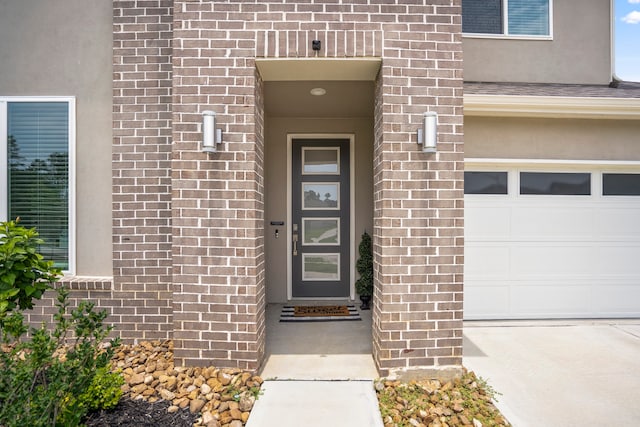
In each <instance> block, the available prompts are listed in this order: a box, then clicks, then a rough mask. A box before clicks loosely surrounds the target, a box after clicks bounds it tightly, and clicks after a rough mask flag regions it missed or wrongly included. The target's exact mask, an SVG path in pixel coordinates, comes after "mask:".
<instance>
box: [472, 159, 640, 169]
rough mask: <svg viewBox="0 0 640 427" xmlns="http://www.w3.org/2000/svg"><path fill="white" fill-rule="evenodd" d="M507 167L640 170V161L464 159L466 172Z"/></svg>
mask: <svg viewBox="0 0 640 427" xmlns="http://www.w3.org/2000/svg"><path fill="white" fill-rule="evenodd" d="M505 165H514V166H517V167H522V166H534V167H544V166H549V167H558V166H563V167H572V168H585V167H608V168H611V169H628V168H634V169H635V168H640V161H634V160H562V159H488V158H487V159H479V158H467V159H464V166H465V170H466V169H467V167H471V168H474V167H481V168H483V169H485V170H486V168H491V167H492V166H498V167H505Z"/></svg>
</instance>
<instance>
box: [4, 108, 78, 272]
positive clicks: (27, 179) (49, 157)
mask: <svg viewBox="0 0 640 427" xmlns="http://www.w3.org/2000/svg"><path fill="white" fill-rule="evenodd" d="M7 131H8V135H7V147H8V156H7V157H8V162H9V165H8V168H7V170H8V177H7V178H8V179H7V184H8V199H9V200H8V212H7V213H8V218H10V219H15V218H17V217H20V225H22V226H24V227H35V228H36V229H37V231H38V233H40V237H41V238H42V239H44V240H45V242H44V244H43V245H42V246H41V247H40V252H41V253H42V254H43V255H44V257H45V259H48V260H53V261H54V262H55V263H56V266H57V267H59V268H62V269H67V268H68V267H69V105H68V103H66V102H10V103H8V104H7Z"/></svg>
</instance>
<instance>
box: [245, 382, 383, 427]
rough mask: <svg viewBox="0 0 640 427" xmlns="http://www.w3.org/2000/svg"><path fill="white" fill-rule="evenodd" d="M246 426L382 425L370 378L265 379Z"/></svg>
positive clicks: (334, 426) (364, 426)
mask: <svg viewBox="0 0 640 427" xmlns="http://www.w3.org/2000/svg"><path fill="white" fill-rule="evenodd" d="M262 390H264V394H263V395H262V396H260V398H259V399H258V400H257V401H256V404H255V406H254V407H253V410H252V411H251V416H250V417H249V421H248V422H247V426H246V427H271V426H274V427H276V426H277V427H300V426H305V427H326V426H331V427H356V426H357V427H360V426H362V427H382V426H383V424H382V418H381V416H380V412H379V410H378V400H377V398H376V393H375V391H374V389H373V383H372V381H278V380H267V381H265V382H264V384H263V385H262Z"/></svg>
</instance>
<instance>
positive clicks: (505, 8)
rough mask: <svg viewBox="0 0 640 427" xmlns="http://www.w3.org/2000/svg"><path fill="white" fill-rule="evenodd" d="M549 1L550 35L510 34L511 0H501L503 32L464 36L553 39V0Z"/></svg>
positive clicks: (502, 38) (466, 35)
mask: <svg viewBox="0 0 640 427" xmlns="http://www.w3.org/2000/svg"><path fill="white" fill-rule="evenodd" d="M547 1H548V2H549V34H548V35H542V36H537V35H525V34H508V30H509V0H501V2H502V26H503V32H502V34H490V33H465V32H463V33H462V36H463V37H468V38H475V39H498V40H553V0H547Z"/></svg>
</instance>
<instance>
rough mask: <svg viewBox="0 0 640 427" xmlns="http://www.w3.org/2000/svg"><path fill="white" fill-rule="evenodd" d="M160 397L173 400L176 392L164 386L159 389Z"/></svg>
mask: <svg viewBox="0 0 640 427" xmlns="http://www.w3.org/2000/svg"><path fill="white" fill-rule="evenodd" d="M159 394H160V397H162V398H163V399H164V400H173V399H175V398H176V394H175V393H172V392H170V391H169V390H166V389H164V388H161V389H160V391H159Z"/></svg>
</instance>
